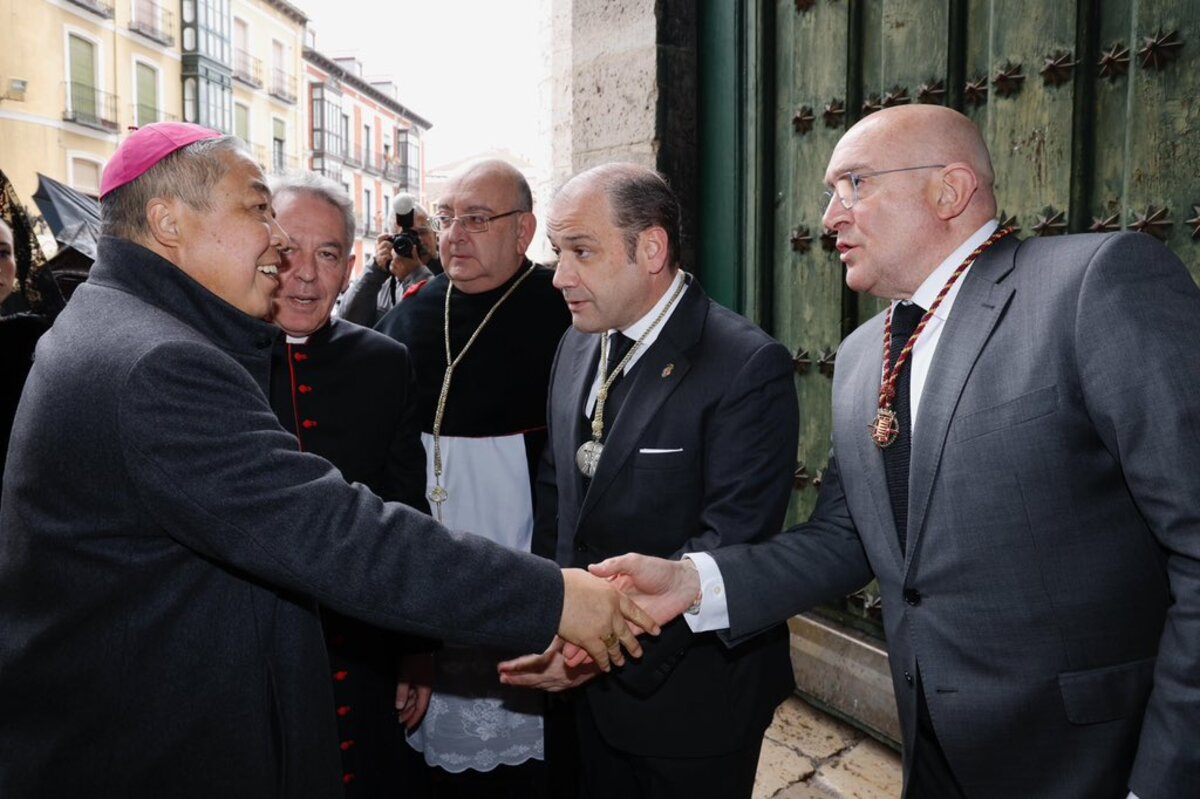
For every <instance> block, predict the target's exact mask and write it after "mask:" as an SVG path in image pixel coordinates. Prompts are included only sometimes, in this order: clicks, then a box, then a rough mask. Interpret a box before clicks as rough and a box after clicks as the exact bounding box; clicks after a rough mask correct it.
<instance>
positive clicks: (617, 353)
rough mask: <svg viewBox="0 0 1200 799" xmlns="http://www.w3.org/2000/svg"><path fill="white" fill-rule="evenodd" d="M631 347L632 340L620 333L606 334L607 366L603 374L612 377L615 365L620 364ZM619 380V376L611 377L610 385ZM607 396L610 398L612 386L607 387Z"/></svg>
mask: <svg viewBox="0 0 1200 799" xmlns="http://www.w3.org/2000/svg"><path fill="white" fill-rule="evenodd" d="M632 346H633V339H631V338H630V337H629V336H627V335H625V334H624V333H621V332H619V331H618V332H615V333H609V334H608V365H607V367H606V368H605V370H604V374H605V375H607V376H609V377H612V373H613V371H614V370H615V369H616V368H617V365H618V364H620V363H621V359H622V358H624V357H625V355H626V354H627V353H628V352H629V348H630V347H632ZM620 379H621V375H617V376H616V377H613V381H612V385H614V386H615V385H616V384H617V381H618V380H620ZM608 393H609V396H612V386H610V387H609V392H608Z"/></svg>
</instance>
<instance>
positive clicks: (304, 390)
mask: <svg viewBox="0 0 1200 799" xmlns="http://www.w3.org/2000/svg"><path fill="white" fill-rule="evenodd" d="M296 390H297V391H299V392H300V393H301V394H307V393H309V392H310V391H312V386H306V385H300V386H297V387H296Z"/></svg>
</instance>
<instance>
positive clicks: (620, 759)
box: [575, 696, 762, 799]
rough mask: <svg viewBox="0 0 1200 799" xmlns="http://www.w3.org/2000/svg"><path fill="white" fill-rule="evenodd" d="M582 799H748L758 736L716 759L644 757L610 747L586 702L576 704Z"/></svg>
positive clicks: (757, 748) (752, 780) (752, 786)
mask: <svg viewBox="0 0 1200 799" xmlns="http://www.w3.org/2000/svg"><path fill="white" fill-rule="evenodd" d="M575 706H576V714H575V718H576V723H577V729H578V732H579V754H580V770H581V782H582V785H581V791H580V795H581V796H582V797H583V799H614V797H620V798H621V799H697V797H704V796H714V797H715V796H719V797H721V799H750V795H751V794H752V793H753V792H754V777H755V774H756V773H757V771H758V755H759V752H760V751H761V749H762V736H761V735H759V736H757V737H756V738H755V739H754V741H753V743H751V744H749V745H748V746H746V747H745V748H743V749H740V750H738V751H736V752H732V753H730V754H727V755H719V756H716V757H643V756H641V755H633V754H629V753H628V752H622V751H620V750H618V749H614V748H613V747H611V746H609V744H608V742H607V741H605V740H604V737H603V736H602V735H601V734H600V731H599V730H598V729H597V728H596V723H595V719H594V718H593V717H592V711H591V706H590V705H589V704H588V702H587V699H586V698H585V697H582V696H581V697H578V699H577V701H576V702H575Z"/></svg>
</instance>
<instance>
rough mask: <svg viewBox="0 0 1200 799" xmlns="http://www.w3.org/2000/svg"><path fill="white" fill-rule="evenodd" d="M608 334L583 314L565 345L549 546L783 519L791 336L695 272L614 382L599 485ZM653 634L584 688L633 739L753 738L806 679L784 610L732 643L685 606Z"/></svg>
mask: <svg viewBox="0 0 1200 799" xmlns="http://www.w3.org/2000/svg"><path fill="white" fill-rule="evenodd" d="M599 342H600V337H599V336H596V335H585V334H583V333H580V332H578V331H576V330H574V329H569V330H568V331H567V332H566V334H565V335H564V336H563V339H562V342H561V343H560V345H559V349H558V355H557V357H556V358H555V362H554V371H553V373H552V376H551V380H550V411H549V417H550V442H549V445H548V446H547V447H546V449H545V452H544V455H543V464H542V469H541V471H540V472H539V475H538V492H537V498H538V503H537V511H538V515H537V525H536V528H535V535H536V541H535V551H541V552H552V551H555V547H556V549H557V558H558V562H559V563H560V564H561V565H564V566H586V565H587V564H589V563H595V562H598V561H600V560H603V559H604V558H606V557H609V556H611V555H618V554H621V553H623V552H644V553H649V554H652V555H659V556H670V555H676V556H677V555H678V553H680V552H690V551H694V550H709V549H713V548H716V547H721V546H727V545H729V544H733V543H737V542H740V541H748V540H762V539H764V538H767V537H769V536H770V535H772V534H775V533H777V532H778V531H779V529H780V527H781V526H782V525H783V519H784V514H785V512H786V510H787V502H788V497H789V496H790V494H791V486H792V478H791V472H792V468H793V464H794V463H795V457H796V455H795V453H796V443H795V442H796V430H797V424H798V423H797V414H796V390H795V387H794V385H793V377H792V374H793V370H792V362H791V357H790V356H789V355H788V352H787V350H786V349H785V348H784V347H783V346H782V345H781V344H779V342H777V341H774V340H773V339H772V338H771V337H770V336H768V335H767V334H765V333H763V332H762V331H761V330H759V329H758V328H757V327H755V326H754V325H753V324H751V323H750V322H749V321H747V320H746V319H744V318H743V317H741V316H738V315H737V314H735V313H733V312H731V311H729V310H727V309H725V308H722V307H721V306H720V305H717V304H716V303H714V302H713V301H712V300H710V299H709V298H708V297H707V296H706V295H705V294H704V292H703V290H701V288H700V286H699V284H697V283H695V282H693V283H692V285H691V286H690V287H689V288H688V290H687V291H686V292H684V294H683V295H682V296H681V297H680V299H679V305H678V306H677V307H676V309H675V311H674V312H673V313H672V315H671V318H670V319H669V320H667V322H666V323H665V324H664V325H663V329H662V332H661V334H660V335H659V337H658V339H657V340H656V341H655V342H654V344H653V345H651V347H650V348H649V349H648V350H647V351H646V352H645V353H644V354H643V355H642V357H641V359H640V360H639V361H638V362H637V363H636V364H635V366H634V368H633V369H632V370H631V371H630V372H629V374H628V375H627V376H625V377H624V378H622V381H623V384H621V385H618V387H617V389H616V394H615V395H614V396H617V395H619V394H620V393H621V392H622V391H627V393H626V394H625V398H624V402H623V404H622V405H621V407H620V410H619V413H618V414H617V416H616V418H615V419H610V420H609V422H608V434H607V436H606V439H605V448H604V456H603V457H602V458H601V460H600V465H599V468H598V469H597V471H596V476H595V479H593V480H592V481H591V485H590V487H589V488H587V489H586V491H585V487H584V482H583V478H582V475H581V474H580V472H579V470H578V469H577V468H576V467H575V450H576V448H577V447H578V446H579V444H580V443H581V442H582V441H583V440H584V433H585V424H584V417H583V406H584V399H585V398H586V397H587V395H588V392H589V390H590V388H591V385H592V381H593V379H594V378H595V375H596V367H597V364H598V363H599V349H600V345H599ZM610 408H611V405H610ZM607 415H608V414H607V413H606V416H607ZM656 450H657V451H656ZM643 646H644V649H645V653H644V656H643V657H642V658H641V659H640V660H638V661H631V662H629V663H627V664H626V665H625V666H624V667H623V668H620V669H616V670H614V671H613V673H612V675H611V676H605V677H601V678H600V679H598V680H596V681H594V682H593V683H592V684H590V685H589V686H588V688H587V689H585V692H586V695H587V696H586V700H585V701H588V702H590V703H591V708H592V714H593V716H594V717H595V720H596V725H597V727H598V728H599V730H600V732H601V734H602V735H603V736H604V737H605V739H606V740H607V741H608V743H609V744H610V745H611V746H613V747H615V748H617V749H619V750H621V751H624V752H629V753H633V754H637V755H642V756H648V757H709V756H715V755H723V754H729V753H731V752H734V751H737V750H741V749H744V748H745V747H746V746H747V745H748V744H750V743H751V742H755V741H757V740H758V739H759V738H761V736H762V733H763V730H765V729H766V727H767V725H768V724H769V723H770V721H771V717H772V714H773V713H774V711H775V707H776V706H777V705H778V704H779V702H781V701H782V700H783V698H784V697H785V696H787V695H788V694H789V693H790V692H791V691H792V689H793V687H794V683H793V679H792V669H791V663H790V661H789V659H788V645H787V629H786V627H784V626H783V625H776V626H775V627H774V628H773V629H772V630H771V632H770V633H767V634H765V635H761V636H757V637H756V638H755V639H754V640H752V641H748V642H746V643H744V644H742V645H741V646H738V647H735V648H734V649H733V650H728V649H726V648H725V647H724V646H723V645H722V643H721V641H720V640H719V639H718V638H717V636H716V634H714V633H702V634H699V635H693V634H692V633H691V631H690V630H689V629H688V627H687V624H686V623H685V622H684V621H683V620H682V619H677V620H676V621H675V622H673V623H671V624H668V625H667V626H666V627H665V628H664V630H663V633H662V635H661V636H659V637H658V638H645V639H644V640H643ZM701 697H704V699H703V700H701V699H700V698H701ZM583 756H584V757H587V756H588V754H587V753H586V752H584V753H583Z"/></svg>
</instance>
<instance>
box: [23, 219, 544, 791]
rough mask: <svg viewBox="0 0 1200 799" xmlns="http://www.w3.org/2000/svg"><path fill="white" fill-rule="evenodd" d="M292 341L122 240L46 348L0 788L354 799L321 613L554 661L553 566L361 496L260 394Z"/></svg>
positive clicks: (37, 386)
mask: <svg viewBox="0 0 1200 799" xmlns="http://www.w3.org/2000/svg"><path fill="white" fill-rule="evenodd" d="M275 332H276V331H275V328H274V327H273V326H272V325H269V324H267V323H265V322H261V321H258V320H256V319H252V318H250V317H248V316H246V315H244V314H242V313H240V312H239V311H237V310H236V309H234V308H233V307H232V306H229V305H227V304H225V303H224V302H222V301H221V300H219V299H218V298H216V297H215V296H214V295H212V294H210V293H209V292H208V291H206V290H205V289H204V288H202V287H201V286H200V285H199V284H197V283H195V282H193V281H192V280H191V279H190V278H188V277H187V276H186V275H185V274H184V273H183V272H181V271H180V270H178V269H176V268H175V267H174V266H172V265H171V264H170V263H168V262H167V261H164V260H163V259H161V258H159V257H157V256H155V255H154V254H152V253H151V252H149V251H148V250H145V249H143V248H141V247H138V246H136V245H134V244H132V243H130V242H127V241H121V240H117V239H104V240H103V241H102V242H101V245H100V257H99V259H98V260H97V262H96V264H95V266H93V268H92V273H91V277H90V278H89V279H88V282H87V283H86V284H85V285H83V286H81V287H80V288H79V290H78V291H77V292H76V293H75V296H74V298H73V299H72V301H71V304H70V306H69V307H68V308H67V309H66V311H64V312H63V314H62V315H61V316H59V318H58V320H57V322H56V323H55V325H54V327H53V329H52V330H51V331H50V332H49V333H48V334H46V336H45V337H44V338H43V339H42V342H41V344H40V345H39V347H38V352H37V362H36V364H35V366H34V369H33V371H32V373H31V375H30V378H29V382H28V384H27V386H26V390H25V395H24V398H23V400H22V403H21V407H20V411H19V413H18V416H17V423H16V431H15V433H14V436H13V441H12V446H11V448H10V451H9V469H8V471H7V473H6V475H5V482H4V501H3V510H2V512H0V630H3V634H2V635H0V796H3V797H5V799H22V798H23V797H39V798H40V797H51V796H93V797H197V799H200V798H201V797H203V798H204V799H211V798H212V797H218V796H219V797H246V798H247V799H251V798H253V799H263V798H264V797H301V796H302V797H306V798H307V797H331V798H332V797H337V796H340V795H341V780H340V779H339V773H340V767H339V764H338V758H337V752H338V750H337V748H336V746H337V745H336V736H335V729H334V722H333V719H334V716H333V714H332V712H331V711H332V707H333V703H332V693H331V689H330V679H329V673H328V663H327V660H326V655H325V648H324V646H323V643H322V638H321V627H320V623H319V621H318V619H317V615H316V602H320V603H321V604H322V605H324V606H327V607H330V608H333V609H335V610H337V611H339V612H341V613H344V614H346V615H349V616H354V617H357V618H360V619H363V620H365V621H368V622H370V623H372V624H375V625H378V626H383V627H390V628H394V629H399V630H404V631H408V632H413V633H420V634H424V635H428V636H432V637H438V638H447V639H450V640H456V641H462V642H465V643H477V644H490V645H497V646H507V647H509V648H515V649H519V650H522V651H540V650H541V649H543V648H544V647H545V646H546V645H547V644H548V643H549V642H550V640H551V638H552V637H553V635H554V632H555V629H556V628H557V626H558V619H559V616H560V614H561V609H562V590H563V589H562V578H561V576H560V574H559V570H558V569H557V568H556V567H555V566H554V565H553V564H552V563H550V562H549V561H544V560H540V559H537V558H534V557H532V556H530V555H523V554H520V553H515V552H511V551H509V550H507V549H504V548H503V547H499V546H496V545H493V544H491V543H489V542H487V541H484V540H482V539H479V538H475V537H473V536H460V537H455V538H454V539H452V538H451V536H448V535H447V534H446V532H445V530H444V529H442V528H441V527H440V526H438V525H437V524H436V523H435V522H433V521H432V520H431V519H430V518H429V517H427V516H425V515H423V514H420V513H417V512H415V511H413V510H411V509H409V508H407V507H405V506H403V505H399V504H394V503H384V502H382V501H381V500H379V499H378V498H377V497H375V496H374V495H373V494H371V493H370V492H369V491H368V490H367V489H366V488H364V487H363V486H361V485H358V484H354V485H348V484H347V483H346V482H345V480H343V479H342V476H341V474H340V473H339V472H338V471H337V470H336V469H335V468H333V467H332V466H331V465H330V464H329V463H328V462H327V461H325V460H323V459H321V458H319V457H317V456H315V455H310V454H303V453H300V452H299V451H298V450H297V447H296V443H295V438H294V437H293V436H291V435H290V434H288V433H287V432H285V431H284V430H283V429H282V428H281V427H280V426H279V423H278V422H277V421H276V419H275V414H274V413H273V412H272V410H271V407H270V405H269V404H268V402H267V399H266V395H265V389H266V384H267V380H268V375H269V373H270V357H271V344H272V341H273V339H274V336H275Z"/></svg>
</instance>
